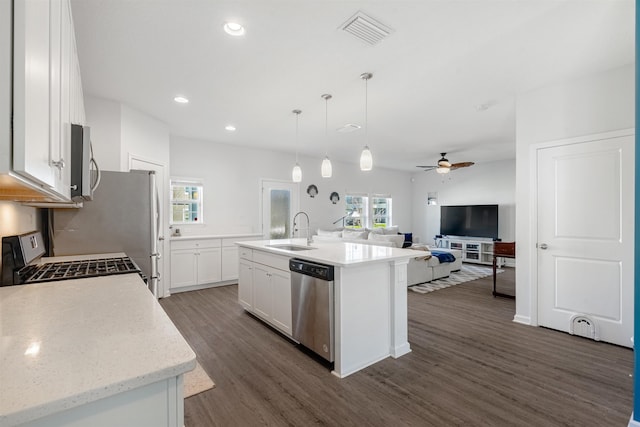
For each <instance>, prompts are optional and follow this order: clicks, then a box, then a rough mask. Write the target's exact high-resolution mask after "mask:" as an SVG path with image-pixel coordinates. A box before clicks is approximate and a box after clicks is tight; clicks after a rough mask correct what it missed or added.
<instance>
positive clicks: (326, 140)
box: [324, 96, 329, 157]
mask: <svg viewBox="0 0 640 427" xmlns="http://www.w3.org/2000/svg"><path fill="white" fill-rule="evenodd" d="M328 129H329V97H328V96H327V97H325V98H324V155H325V157H329V130H328Z"/></svg>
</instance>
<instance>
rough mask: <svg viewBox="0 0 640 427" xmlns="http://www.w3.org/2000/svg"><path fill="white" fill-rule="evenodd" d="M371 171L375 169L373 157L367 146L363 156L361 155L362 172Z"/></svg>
mask: <svg viewBox="0 0 640 427" xmlns="http://www.w3.org/2000/svg"><path fill="white" fill-rule="evenodd" d="M371 169H373V156H371V150H369V146H367V145H365V146H364V149H363V150H362V154H360V170H361V171H370V170H371Z"/></svg>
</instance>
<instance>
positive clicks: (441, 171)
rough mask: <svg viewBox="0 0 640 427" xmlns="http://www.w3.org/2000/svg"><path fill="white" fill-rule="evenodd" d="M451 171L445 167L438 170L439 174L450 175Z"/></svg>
mask: <svg viewBox="0 0 640 427" xmlns="http://www.w3.org/2000/svg"><path fill="white" fill-rule="evenodd" d="M449 170H450V168H445V167H442V166H440V167H437V168H436V172H438V173H449Z"/></svg>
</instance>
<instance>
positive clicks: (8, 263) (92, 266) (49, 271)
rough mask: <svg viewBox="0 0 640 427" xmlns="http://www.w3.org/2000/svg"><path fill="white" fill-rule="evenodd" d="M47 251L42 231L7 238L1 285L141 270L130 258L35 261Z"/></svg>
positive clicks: (3, 255) (4, 242)
mask: <svg viewBox="0 0 640 427" xmlns="http://www.w3.org/2000/svg"><path fill="white" fill-rule="evenodd" d="M44 253H45V250H44V244H43V240H42V234H40V232H39V231H33V232H31V233H26V234H22V235H18V236H6V237H3V238H2V276H1V277H2V280H1V281H0V286H11V285H23V284H29V283H41V282H52V281H56V280H68V279H82V278H86V277H97V276H111V275H114V274H126V273H140V268H139V267H138V266H137V265H136V264H135V262H133V260H132V259H131V258H129V257H111V258H98V259H90V260H78V261H63V262H50V263H44V264H38V263H34V262H36V261H38V260H39V259H40V258H41V257H42V255H44Z"/></svg>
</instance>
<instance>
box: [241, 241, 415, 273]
mask: <svg viewBox="0 0 640 427" xmlns="http://www.w3.org/2000/svg"><path fill="white" fill-rule="evenodd" d="M287 244H291V245H294V246H305V247H306V246H307V240H306V239H280V240H255V241H246V242H238V243H237V245H238V246H241V247H246V248H249V249H256V250H260V251H265V252H271V253H273V254H278V255H288V256H291V257H292V258H303V259H306V260H309V261H316V262H319V263H323V264H329V265H334V266H337V267H350V266H356V265H362V264H367V263H378V262H389V261H393V260H403V259H406V260H408V259H410V258H415V257H416V251H414V250H412V249H399V248H393V247H387V246H378V245H370V244H366V243H365V244H362V243H346V242H312V243H311V245H309V246H308V247H309V248H311V249H308V250H299V251H290V250H287V249H280V248H277V247H273V246H274V245H276V246H277V245H287Z"/></svg>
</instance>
